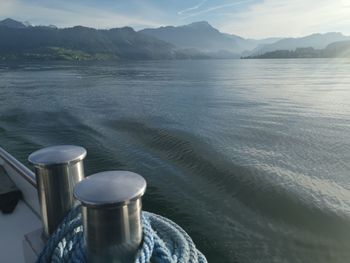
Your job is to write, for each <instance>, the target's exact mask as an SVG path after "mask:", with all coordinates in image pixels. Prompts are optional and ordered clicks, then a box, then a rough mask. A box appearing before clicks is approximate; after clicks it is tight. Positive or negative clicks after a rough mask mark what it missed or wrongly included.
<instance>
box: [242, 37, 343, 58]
mask: <svg viewBox="0 0 350 263" xmlns="http://www.w3.org/2000/svg"><path fill="white" fill-rule="evenodd" d="M245 58H248V59H249V58H262V59H264V58H266V59H273V58H350V40H346V41H339V42H334V43H331V44H329V45H328V46H327V47H326V48H323V49H315V48H313V47H308V48H297V49H295V50H275V51H271V52H266V53H264V54H261V55H256V56H248V57H245Z"/></svg>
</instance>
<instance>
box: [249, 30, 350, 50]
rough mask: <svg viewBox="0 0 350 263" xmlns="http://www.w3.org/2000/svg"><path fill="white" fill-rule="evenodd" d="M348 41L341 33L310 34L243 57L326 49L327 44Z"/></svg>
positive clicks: (260, 47) (285, 39) (279, 42)
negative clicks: (281, 51)
mask: <svg viewBox="0 0 350 263" xmlns="http://www.w3.org/2000/svg"><path fill="white" fill-rule="evenodd" d="M344 40H350V37H348V36H344V35H342V34H341V33H325V34H312V35H309V36H305V37H300V38H284V39H281V40H279V41H277V42H275V43H272V44H265V45H262V46H259V47H257V48H255V49H254V50H252V51H251V52H249V53H245V54H244V55H245V56H259V55H263V54H265V53H268V52H274V51H279V50H288V51H293V50H296V49H297V48H307V47H312V48H314V49H323V48H326V47H327V46H328V45H329V44H331V43H333V42H338V41H344Z"/></svg>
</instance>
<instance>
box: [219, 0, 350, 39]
mask: <svg viewBox="0 0 350 263" xmlns="http://www.w3.org/2000/svg"><path fill="white" fill-rule="evenodd" d="M217 24H218V25H219V28H220V30H222V31H225V32H229V33H234V34H239V35H242V36H245V37H258V38H263V37H270V36H278V37H280V36H303V35H308V34H311V33H315V32H329V31H342V32H343V33H347V34H349V33H350V5H349V2H348V1H347V0H337V1H334V0H308V1H305V0H293V1H289V0H265V1H264V2H261V3H255V4H251V5H250V7H249V8H248V9H247V10H245V11H241V12H236V13H232V15H226V16H225V19H223V20H222V21H221V22H220V23H217Z"/></svg>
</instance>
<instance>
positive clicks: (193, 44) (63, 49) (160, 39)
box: [0, 18, 350, 60]
mask: <svg viewBox="0 0 350 263" xmlns="http://www.w3.org/2000/svg"><path fill="white" fill-rule="evenodd" d="M0 39H1V40H2V41H0V59H2V60H7V59H69V60H73V59H77V60H79V59H83V60H86V59H203V58H206V59H209V58H218V59H225V58H240V57H250V58H253V57H254V58H259V57H260V56H261V55H264V54H265V53H266V54H269V55H267V57H269V56H270V55H272V56H280V55H281V54H285V55H286V56H287V57H289V56H309V57H312V56H330V55H335V54H336V52H335V51H331V47H332V45H331V44H333V43H337V42H341V41H348V40H350V37H348V36H345V35H343V34H341V33H339V32H338V33H337V32H329V33H324V34H320V33H315V34H311V35H308V36H304V37H300V38H266V39H260V40H256V39H245V38H243V37H240V36H238V35H234V34H227V33H222V32H220V31H219V30H218V29H216V28H214V27H213V26H212V25H210V23H209V22H207V21H198V22H193V23H190V24H188V25H182V26H163V27H158V28H146V29H143V30H139V31H135V30H134V29H133V28H132V27H121V28H112V29H94V28H90V27H85V26H74V27H67V28H57V27H56V26H53V25H49V26H42V25H40V26H33V25H31V24H30V23H29V22H24V23H23V22H19V21H16V20H14V19H11V18H6V19H4V20H2V21H0ZM329 45H331V46H330V48H328V49H327V47H328V46H329ZM333 47H334V48H333V49H341V50H342V51H344V48H345V47H347V44H342V45H341V44H334V45H333ZM310 48H311V49H310ZM313 49H314V50H313ZM322 49H326V50H325V51H320V50H322ZM277 51H279V52H277ZM281 51H288V52H289V53H288V52H281ZM271 52H275V53H273V54H271ZM276 52H277V53H276ZM293 52H294V53H293ZM307 52H310V54H306V53H307ZM344 52H345V51H344ZM345 53H346V54H347V52H345ZM345 53H344V54H345Z"/></svg>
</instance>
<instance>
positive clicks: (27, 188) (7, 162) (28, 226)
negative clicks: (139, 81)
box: [0, 147, 42, 263]
mask: <svg viewBox="0 0 350 263" xmlns="http://www.w3.org/2000/svg"><path fill="white" fill-rule="evenodd" d="M0 168H3V169H1V171H2V173H5V174H6V175H7V176H8V177H9V178H10V179H11V181H12V182H13V183H14V184H15V185H16V186H17V188H18V189H19V190H20V191H21V192H22V196H23V198H22V200H20V201H19V202H18V204H17V206H16V208H15V210H14V211H13V212H12V213H10V214H3V213H2V212H1V211H0V262H1V263H22V262H35V258H33V256H31V255H33V253H26V258H25V256H24V252H25V247H27V246H30V247H31V248H30V250H32V251H35V253H36V251H38V248H37V245H38V244H39V242H33V243H31V242H23V241H24V240H25V236H26V235H27V234H29V233H33V232H35V231H37V230H38V229H40V228H42V222H41V219H40V206H39V200H38V193H37V190H36V188H35V175H34V173H33V172H32V171H31V170H29V169H28V168H27V167H26V166H24V165H23V164H22V163H20V162H19V161H18V160H17V159H15V158H14V157H13V156H12V155H10V154H9V153H7V152H6V151H5V150H4V149H2V148H1V147H0ZM0 184H1V182H0ZM26 241H27V240H26ZM24 243H25V244H26V246H24ZM33 246H35V249H32V248H34V247H33ZM40 251H41V249H40ZM26 252H28V251H26ZM34 257H35V254H34Z"/></svg>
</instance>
